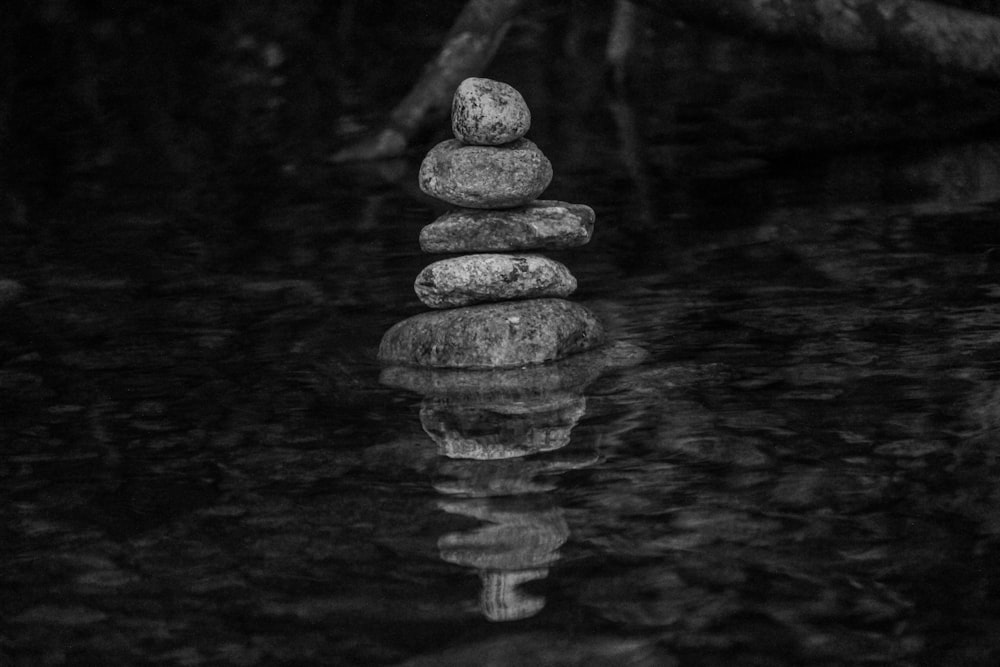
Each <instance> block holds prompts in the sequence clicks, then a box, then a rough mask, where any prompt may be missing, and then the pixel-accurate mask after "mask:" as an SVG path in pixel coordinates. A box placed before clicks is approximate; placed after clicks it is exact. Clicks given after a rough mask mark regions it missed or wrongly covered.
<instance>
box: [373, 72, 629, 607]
mask: <svg viewBox="0 0 1000 667" xmlns="http://www.w3.org/2000/svg"><path fill="white" fill-rule="evenodd" d="M530 122H531V116H530V113H529V111H528V108H527V106H526V105H525V103H524V100H523V99H522V98H521V95H520V94H519V93H518V92H517V91H516V90H514V89H513V88H511V87H510V86H508V85H506V84H503V83H499V82H496V81H490V80H488V79H466V80H465V81H464V82H462V84H461V85H460V86H459V88H458V90H457V91H456V93H455V99H454V103H453V105H452V128H453V130H454V132H455V137H456V139H454V140H449V141H445V142H443V143H441V144H439V145H437V146H435V147H434V148H433V149H432V150H431V151H430V152H429V153H428V155H427V157H426V158H425V159H424V161H423V164H422V165H421V167H420V187H421V189H422V190H423V191H424V192H425V193H427V194H429V195H431V196H433V197H437V198H439V199H442V200H444V201H446V202H448V203H450V204H453V205H455V206H458V207H460V208H457V209H455V210H453V211H451V212H449V213H447V214H445V215H443V216H442V217H440V218H438V219H437V220H435V221H434V222H432V223H431V224H429V225H427V226H426V227H424V229H423V230H422V231H421V233H420V246H421V248H422V249H423V250H424V251H425V252H431V253H471V254H464V255H462V254H459V255H458V256H455V257H452V258H450V259H444V260H442V261H439V262H434V263H433V264H431V265H430V266H428V267H427V268H425V269H424V270H423V271H422V272H421V273H420V275H419V276H418V277H417V280H416V284H415V286H414V287H415V289H416V292H417V295H418V296H419V297H420V300H421V301H423V303H424V304H425V305H427V306H429V307H430V308H432V309H434V310H432V311H431V312H426V313H421V314H419V315H415V316H414V317H411V318H409V319H407V320H404V321H402V322H399V323H398V324H396V325H395V326H393V327H392V328H391V329H390V330H389V331H387V332H386V334H385V336H384V337H383V338H382V344H381V346H380V347H379V359H380V360H381V361H382V362H383V364H384V365H385V368H384V369H383V371H382V375H381V378H380V379H381V381H382V382H383V383H385V384H388V385H392V386H396V387H401V388H405V389H409V390H411V391H415V392H418V393H420V394H423V395H424V401H423V405H422V408H421V411H420V420H421V423H422V424H423V427H424V430H425V431H426V432H427V434H428V435H430V437H431V438H432V439H433V440H434V441H435V442H436V443H437V444H438V448H439V451H440V453H441V454H442V456H444V457H447V460H445V461H444V462H443V463H442V464H441V466H440V468H439V472H440V473H441V475H442V477H443V478H444V479H442V480H441V481H439V483H437V484H435V488H436V489H437V490H438V491H439V492H440V493H442V494H444V495H445V496H447V500H443V501H442V502H441V504H440V507H441V509H443V510H444V511H446V512H448V513H450V514H458V515H463V516H466V517H470V518H473V519H476V520H478V521H479V522H481V524H480V525H479V526H477V527H475V528H472V529H464V530H461V531H457V532H449V533H446V534H444V535H442V536H441V538H440V539H439V541H438V548H439V550H440V555H441V558H442V559H444V560H445V561H448V562H450V563H455V564H459V565H463V566H465V567H469V568H472V569H474V570H475V571H476V572H477V573H478V574H479V576H480V578H481V579H482V582H483V587H482V596H481V600H480V607H481V609H482V612H483V614H484V615H485V616H486V618H488V619H490V620H494V621H511V620H516V619H521V618H527V617H529V616H533V615H534V614H537V613H538V612H540V611H541V610H542V608H543V607H544V605H545V599H544V597H541V596H539V595H535V594H532V593H531V592H530V591H529V590H527V588H523V586H524V585H525V584H530V582H534V581H537V580H539V579H542V578H544V577H546V576H547V575H548V571H549V567H550V566H551V565H552V564H553V563H555V562H556V561H557V560H558V559H559V548H560V547H561V546H562V544H563V543H564V542H565V541H566V540H567V538H568V537H569V527H568V526H567V524H566V521H565V520H564V518H563V515H562V510H561V509H560V508H559V507H557V506H555V504H554V503H553V502H552V499H551V498H550V497H549V494H548V493H546V492H548V491H551V490H552V488H554V482H553V476H554V475H555V474H557V473H559V472H561V471H565V470H570V469H573V468H578V467H582V466H586V465H590V464H591V463H593V461H594V455H593V453H592V452H591V453H589V454H588V453H587V452H585V451H582V450H581V449H580V448H577V451H575V452H574V451H573V449H572V448H570V449H567V450H566V451H560V450H563V449H564V448H566V447H567V445H569V444H570V439H571V435H570V433H571V431H572V429H573V427H574V426H576V424H577V422H578V421H579V420H580V418H581V417H582V416H583V414H584V410H585V408H586V400H585V398H584V396H583V390H584V388H585V387H586V386H587V385H588V384H589V383H590V382H592V381H593V380H594V379H596V378H597V377H598V376H599V375H600V374H601V373H602V372H605V371H607V370H610V369H613V368H620V367H623V366H628V365H632V364H634V363H639V362H640V361H641V359H642V357H643V354H644V353H642V352H641V351H640V350H638V349H637V348H635V347H634V346H629V345H627V344H613V345H604V342H605V333H604V328H603V327H602V325H601V323H600V322H599V321H598V319H597V318H596V317H595V316H594V314H593V313H591V312H590V311H589V310H587V309H586V308H584V307H583V306H581V305H579V304H576V303H572V302H570V301H567V300H566V299H565V297H567V296H569V295H570V294H571V293H572V292H573V291H574V290H575V289H576V279H575V278H574V277H573V275H572V274H570V272H569V270H568V269H567V268H566V267H565V266H563V265H562V264H560V263H559V262H556V261H554V260H552V259H549V258H548V257H544V256H541V255H538V254H530V253H529V254H521V253H522V252H523V251H536V250H558V249H564V248H572V247H575V246H579V245H583V244H584V243H587V242H588V241H589V240H590V236H591V233H592V231H593V225H594V212H593V210H591V209H590V208H589V207H587V206H583V205H578V204H567V203H563V202H558V201H540V200H536V199H535V198H536V197H538V195H540V194H541V193H542V191H543V190H544V189H545V188H546V187H547V186H548V184H549V181H551V179H552V165H551V164H550V163H549V161H548V159H547V158H546V157H545V155H543V154H542V152H541V151H540V150H539V149H538V147H537V146H535V144H533V143H532V142H531V141H529V140H527V139H525V138H524V135H525V133H526V132H527V131H528V127H529V125H530ZM577 353H579V354H577ZM581 454H582V456H581Z"/></svg>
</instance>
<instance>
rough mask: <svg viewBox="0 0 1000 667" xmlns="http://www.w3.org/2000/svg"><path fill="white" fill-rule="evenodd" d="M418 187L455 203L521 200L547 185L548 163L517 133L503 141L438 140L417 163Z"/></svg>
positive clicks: (495, 204) (507, 204) (504, 204)
mask: <svg viewBox="0 0 1000 667" xmlns="http://www.w3.org/2000/svg"><path fill="white" fill-rule="evenodd" d="M419 180H420V189H421V190H423V191H424V193H426V194H428V195H430V196H431V197H436V198H438V199H441V200H443V201H446V202H448V203H449V204H454V205H455V206H465V207H468V208H512V207H515V206H523V205H524V204H527V203H528V202H530V201H532V200H533V199H537V198H538V195H540V194H541V193H542V191H543V190H545V188H547V187H548V185H549V183H550V182H551V181H552V163H550V162H549V159H548V158H547V157H545V155H544V154H543V153H542V151H541V150H539V148H538V146H536V145H535V144H534V143H532V142H531V141H529V140H527V139H518V140H517V141H514V142H512V143H509V144H505V145H503V146H467V145H465V144H463V143H462V142H460V141H458V140H457V139H449V140H448V141H443V142H441V143H440V144H438V145H437V146H435V147H434V148H432V149H431V150H430V152H428V153H427V156H426V157H425V158H424V161H423V162H422V163H421V164H420V174H419Z"/></svg>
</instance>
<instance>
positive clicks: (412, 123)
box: [330, 0, 525, 162]
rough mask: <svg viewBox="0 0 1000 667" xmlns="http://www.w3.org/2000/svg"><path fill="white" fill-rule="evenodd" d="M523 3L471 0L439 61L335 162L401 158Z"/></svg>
mask: <svg viewBox="0 0 1000 667" xmlns="http://www.w3.org/2000/svg"><path fill="white" fill-rule="evenodd" d="M524 4H525V0H469V1H468V2H467V3H466V5H465V7H464V8H463V9H462V12H461V13H460V14H459V15H458V18H457V19H455V23H454V25H453V26H452V27H451V30H450V31H449V32H448V35H447V37H445V40H444V44H443V45H442V47H441V50H440V51H438V54H437V56H436V57H435V58H434V60H432V61H431V62H430V63H428V64H427V65H426V66H425V67H424V71H423V73H422V74H421V76H420V78H419V79H418V80H417V82H416V84H414V86H413V88H411V89H410V92H409V93H407V95H406V97H404V98H403V99H402V101H400V103H399V104H397V105H396V108H395V109H393V110H392V114H391V115H390V116H389V120H388V122H387V123H386V125H385V126H384V127H382V128H380V129H379V130H377V131H376V132H375V133H374V134H371V135H368V136H366V137H364V138H363V139H361V140H360V141H357V142H355V143H353V144H351V145H349V146H346V147H344V148H342V149H341V150H339V151H337V152H336V153H334V154H333V155H332V156H331V158H330V159H331V161H333V162H351V161H356V160H376V159H382V158H388V157H396V156H399V155H401V154H402V153H403V152H404V151H405V150H406V147H407V145H408V144H409V142H410V139H411V138H412V137H413V136H414V135H415V134H416V133H417V132H418V131H419V130H420V128H421V127H423V126H425V125H426V124H427V122H428V121H429V120H430V119H431V118H435V117H438V116H443V115H444V114H445V113H447V111H448V109H449V108H450V107H451V98H452V96H453V95H454V94H455V89H456V88H457V87H458V84H459V83H461V82H462V80H463V79H465V78H467V77H470V76H475V75H477V74H479V73H481V72H482V71H483V70H484V69H485V68H486V67H487V65H489V63H490V61H491V60H492V59H493V55H494V54H495V53H496V50H497V48H498V47H499V46H500V43H501V42H502V41H503V38H504V35H505V34H506V32H507V28H508V27H509V25H510V20H511V19H512V18H513V17H514V16H515V15H516V14H517V13H518V11H520V9H521V7H522V6H523V5H524Z"/></svg>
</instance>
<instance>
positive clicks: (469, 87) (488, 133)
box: [451, 77, 531, 146]
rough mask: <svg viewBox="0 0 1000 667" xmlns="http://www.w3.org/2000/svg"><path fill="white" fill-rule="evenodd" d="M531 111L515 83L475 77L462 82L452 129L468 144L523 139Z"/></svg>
mask: <svg viewBox="0 0 1000 667" xmlns="http://www.w3.org/2000/svg"><path fill="white" fill-rule="evenodd" d="M529 127H531V112H530V111H529V110H528V105H527V104H525V102H524V98H523V97H521V93H519V92H517V91H516V90H515V89H514V88H513V86H510V85H508V84H506V83H501V82H500V81H493V80H492V79H480V78H477V77H471V78H468V79H466V80H465V81H463V82H462V83H460V84H459V86H458V89H457V90H456V91H455V97H454V99H453V100H452V103H451V129H452V131H453V132H454V133H455V138H456V139H458V140H459V141H461V142H463V143H466V144H473V145H478V146H499V145H501V144H506V143H510V142H511V141H516V140H517V139H520V138H521V137H523V136H524V135H525V134H527V132H528V128H529Z"/></svg>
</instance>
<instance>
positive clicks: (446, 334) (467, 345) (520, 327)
mask: <svg viewBox="0 0 1000 667" xmlns="http://www.w3.org/2000/svg"><path fill="white" fill-rule="evenodd" d="M605 338H606V336H605V332H604V327H603V326H602V325H601V322H600V321H599V320H598V319H597V316H596V315H594V313H592V312H591V311H590V310H588V309H587V308H585V307H584V306H581V305H580V304H577V303H573V302H571V301H566V300H564V299H530V300H527V301H502V302H500V303H488V304H481V305H478V306H467V307H465V308H450V309H448V310H435V311H430V312H426V313H420V314H418V315H414V316H413V317H410V318H408V319H405V320H403V321H402V322H398V323H396V324H395V325H394V326H393V327H392V328H390V329H389V330H388V331H387V332H386V333H385V335H384V336H383V337H382V343H381V345H380V346H379V351H378V357H379V361H381V362H382V363H384V364H400V365H404V366H423V367H431V368H513V367H517V366H527V365H531V364H542V363H545V362H548V361H555V360H557V359H562V358H564V357H567V356H569V355H571V354H575V353H577V352H584V351H586V350H590V349H594V348H596V347H599V346H600V345H603V344H604V342H605Z"/></svg>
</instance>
